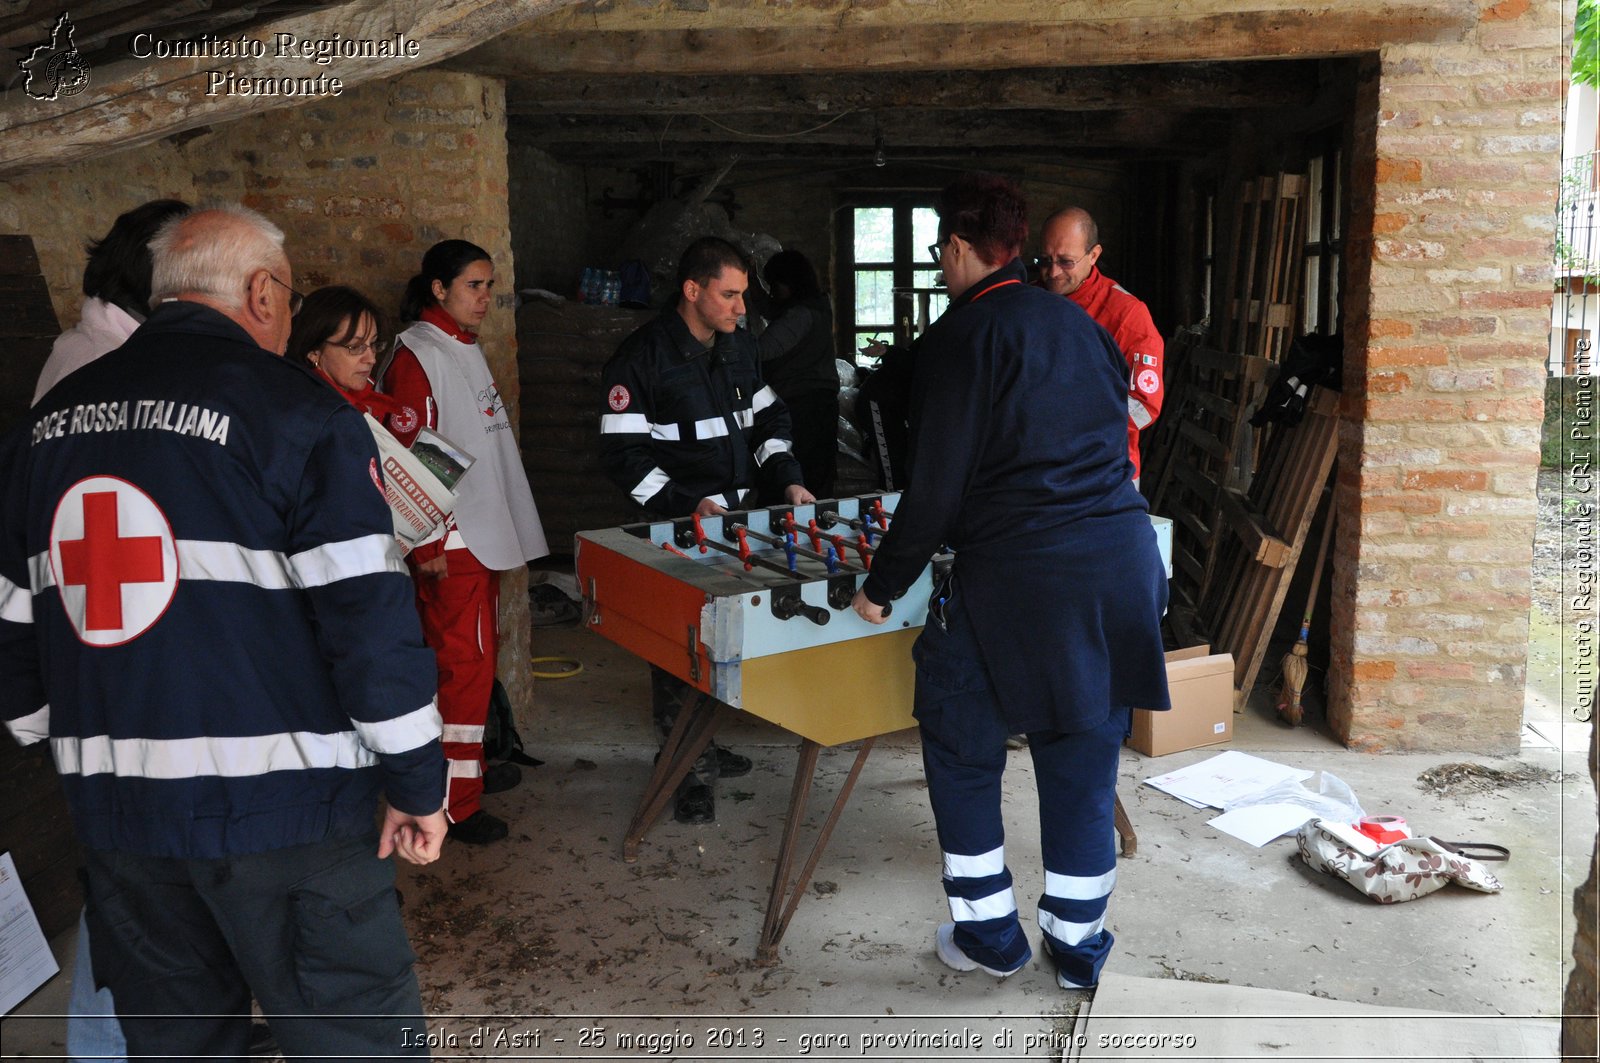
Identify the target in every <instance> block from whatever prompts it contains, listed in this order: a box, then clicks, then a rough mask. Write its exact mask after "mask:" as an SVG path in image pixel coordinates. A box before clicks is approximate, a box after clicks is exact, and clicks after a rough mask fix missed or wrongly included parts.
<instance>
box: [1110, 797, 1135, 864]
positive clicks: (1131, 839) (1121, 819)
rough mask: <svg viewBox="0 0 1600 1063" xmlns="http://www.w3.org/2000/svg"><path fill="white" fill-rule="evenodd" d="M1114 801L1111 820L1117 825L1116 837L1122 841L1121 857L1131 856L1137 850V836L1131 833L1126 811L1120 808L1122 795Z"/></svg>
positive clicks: (1131, 825)
mask: <svg viewBox="0 0 1600 1063" xmlns="http://www.w3.org/2000/svg"><path fill="white" fill-rule="evenodd" d="M1116 799H1117V803H1116V806H1115V807H1114V808H1113V809H1112V810H1111V816H1112V820H1113V821H1114V822H1115V823H1116V825H1117V837H1118V838H1121V839H1122V855H1123V856H1132V855H1133V854H1134V853H1135V852H1137V851H1138V850H1139V836H1138V835H1137V834H1135V833H1134V832H1133V820H1131V819H1129V818H1128V810H1127V809H1125V808H1123V807H1122V795H1121V794H1117V795H1116Z"/></svg>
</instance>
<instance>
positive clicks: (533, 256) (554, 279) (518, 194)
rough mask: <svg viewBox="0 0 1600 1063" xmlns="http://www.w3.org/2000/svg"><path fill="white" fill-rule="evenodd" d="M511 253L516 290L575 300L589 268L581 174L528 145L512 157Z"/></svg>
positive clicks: (513, 148)
mask: <svg viewBox="0 0 1600 1063" xmlns="http://www.w3.org/2000/svg"><path fill="white" fill-rule="evenodd" d="M510 187H511V211H510V212H511V251H512V254H513V255H514V256H515V258H516V263H517V287H518V288H547V289H549V290H550V291H553V292H556V293H557V294H560V295H565V296H571V295H572V293H573V291H574V290H575V289H576V287H577V283H578V278H579V277H580V276H582V274H583V270H584V267H585V266H591V265H598V263H594V262H588V261H585V251H586V250H587V233H586V229H587V225H586V216H587V211H588V205H587V184H586V181H585V175H584V172H583V170H582V168H580V167H577V166H571V165H568V164H566V163H562V162H558V161H557V160H556V159H553V158H551V157H550V156H549V155H547V154H546V153H545V152H543V151H540V150H539V149H538V148H536V147H534V146H532V145H530V144H520V143H515V142H513V143H512V145H511V151H510Z"/></svg>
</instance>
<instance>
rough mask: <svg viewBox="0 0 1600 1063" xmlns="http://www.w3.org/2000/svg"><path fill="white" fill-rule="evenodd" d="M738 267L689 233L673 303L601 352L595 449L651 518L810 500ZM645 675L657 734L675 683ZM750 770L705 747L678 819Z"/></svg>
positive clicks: (678, 690)
mask: <svg viewBox="0 0 1600 1063" xmlns="http://www.w3.org/2000/svg"><path fill="white" fill-rule="evenodd" d="M749 275H750V271H749V265H748V263H747V262H746V260H745V257H744V256H743V255H742V254H741V253H740V252H739V249H738V248H736V247H734V246H733V245H732V244H730V243H728V242H727V241H725V240H719V239H717V238H715V237H703V238H701V239H699V240H696V241H695V242H694V243H692V244H690V245H689V248H688V249H687V250H686V251H684V253H683V258H682V259H681V260H680V261H679V263H678V293H679V294H678V300H677V302H676V303H675V304H674V305H673V306H671V307H669V308H668V309H666V310H664V311H663V312H662V313H661V315H660V316H659V317H657V318H656V319H655V320H654V321H651V322H650V323H649V324H647V325H645V326H644V327H643V328H640V329H639V330H638V331H637V332H635V333H633V335H631V336H629V337H628V338H627V339H625V340H623V341H622V346H620V347H619V348H617V353H616V354H615V355H613V356H612V358H611V360H610V361H609V362H607V363H606V366H605V370H604V372H603V374H602V381H603V383H604V387H605V397H604V402H603V405H602V407H601V412H600V451H601V459H602V460H603V462H604V463H605V468H606V474H607V475H608V476H610V477H611V480H612V482H613V483H615V484H616V485H617V486H618V487H620V488H622V489H623V490H624V491H626V492H627V493H628V495H629V497H631V498H632V499H633V500H634V501H635V502H637V503H638V504H639V505H640V506H642V507H643V508H644V510H645V512H646V513H647V514H648V515H649V516H650V517H651V518H653V519H657V520H659V519H662V518H680V517H687V516H689V515H690V514H692V513H697V514H699V515H701V516H708V515H711V514H716V513H725V512H727V511H728V510H732V509H741V508H746V507H748V506H752V505H755V504H757V502H758V500H760V499H765V500H767V501H771V502H773V503H778V502H787V503H788V504H790V505H800V504H803V503H806V502H814V501H816V499H815V496H813V495H812V493H811V492H810V491H808V490H806V488H805V486H804V478H803V476H802V474H801V470H800V463H799V462H798V461H796V460H795V458H794V454H793V452H792V451H793V444H792V442H791V436H790V433H789V414H788V411H787V410H785V408H784V405H783V401H782V400H781V399H779V398H778V396H777V395H776V394H775V393H774V392H773V390H772V388H770V387H768V386H767V385H766V384H765V383H764V382H763V381H762V378H761V363H760V359H759V357H758V356H757V354H756V347H755V341H754V339H753V338H752V337H751V335H750V333H749V332H747V331H745V330H744V329H742V328H740V327H739V319H740V318H741V317H743V316H744V294H745V290H746V288H747V287H748V285H749ZM650 679H651V699H652V705H653V709H654V717H655V724H656V729H657V731H658V732H659V733H660V736H661V738H662V739H665V738H666V736H667V734H668V733H669V732H670V731H671V730H672V725H673V723H674V722H675V721H676V720H677V714H678V709H679V707H680V704H681V702H682V699H683V697H684V694H685V691H686V684H685V683H684V682H683V681H682V680H680V679H678V678H677V677H676V676H674V675H672V674H671V673H669V672H666V671H663V670H662V669H660V668H657V667H655V666H654V665H652V666H651V668H650ZM749 770H750V760H749V758H747V757H742V756H740V755H739V754H737V753H734V752H732V751H730V750H726V749H722V748H720V747H718V746H715V745H712V746H709V747H707V749H706V752H705V754H704V755H702V756H701V758H700V760H699V761H698V762H697V763H696V764H695V766H694V770H693V771H691V772H690V773H689V775H687V776H686V777H685V778H684V781H683V785H682V786H680V787H679V789H678V795H677V805H676V809H675V815H676V817H677V819H678V820H679V822H683V823H708V822H710V821H711V820H712V819H714V818H716V804H715V795H714V792H713V790H712V783H714V782H715V781H716V780H717V779H718V778H719V777H726V778H735V777H737V776H739V775H743V774H745V773H746V772H748V771H749Z"/></svg>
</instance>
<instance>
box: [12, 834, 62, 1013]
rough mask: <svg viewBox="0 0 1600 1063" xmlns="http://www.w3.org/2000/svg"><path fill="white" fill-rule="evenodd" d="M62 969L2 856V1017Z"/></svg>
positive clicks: (14, 867)
mask: <svg viewBox="0 0 1600 1063" xmlns="http://www.w3.org/2000/svg"><path fill="white" fill-rule="evenodd" d="M59 970H61V968H60V967H59V966H58V965H57V964H56V958H55V956H54V955H53V954H52V953H51V952H50V943H49V942H48V941H46V940H45V938H44V931H42V930H40V929H39V917H38V916H36V915H34V914H33V905H31V904H29V903H28V895H27V894H26V893H24V892H22V878H21V876H19V875H18V874H17V864H16V861H14V860H12V859H11V854H10V853H0V1015H5V1014H7V1013H8V1012H10V1010H11V1009H12V1008H14V1007H16V1006H17V1005H18V1004H20V1003H22V1001H23V999H24V998H26V997H27V996H28V994H30V993H32V992H33V991H34V990H35V989H38V988H39V987H40V986H42V985H44V984H45V982H47V981H49V980H50V977H51V976H52V975H54V974H55V973H56V972H57V971H59Z"/></svg>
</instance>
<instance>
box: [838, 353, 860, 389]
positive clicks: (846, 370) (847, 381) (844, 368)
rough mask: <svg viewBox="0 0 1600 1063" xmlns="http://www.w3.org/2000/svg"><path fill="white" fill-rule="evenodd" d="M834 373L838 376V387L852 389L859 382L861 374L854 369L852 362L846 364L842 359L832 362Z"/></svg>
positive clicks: (854, 365)
mask: <svg viewBox="0 0 1600 1063" xmlns="http://www.w3.org/2000/svg"><path fill="white" fill-rule="evenodd" d="M833 369H834V372H836V373H838V374H839V387H841V388H853V387H855V386H856V385H857V384H859V383H860V382H861V373H860V371H859V370H858V369H856V364H855V363H854V362H847V361H845V360H844V359H843V358H835V359H834V360H833Z"/></svg>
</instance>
